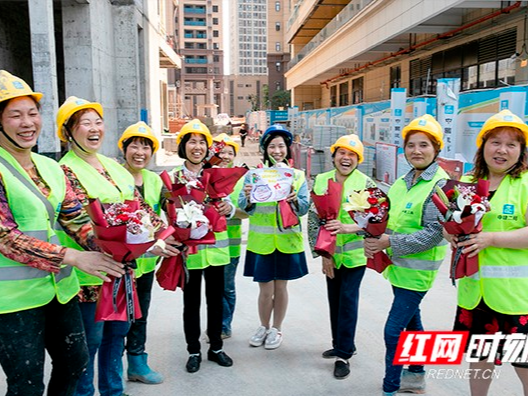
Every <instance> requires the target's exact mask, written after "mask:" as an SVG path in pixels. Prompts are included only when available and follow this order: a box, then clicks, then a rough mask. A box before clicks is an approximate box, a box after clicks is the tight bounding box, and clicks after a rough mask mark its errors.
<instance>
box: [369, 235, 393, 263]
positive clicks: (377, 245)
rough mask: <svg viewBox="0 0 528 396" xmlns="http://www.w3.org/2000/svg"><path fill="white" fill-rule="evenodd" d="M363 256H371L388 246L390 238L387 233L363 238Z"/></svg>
mask: <svg viewBox="0 0 528 396" xmlns="http://www.w3.org/2000/svg"><path fill="white" fill-rule="evenodd" d="M363 246H364V249H365V257H367V258H373V257H374V254H376V253H378V252H381V251H383V250H385V249H387V248H388V247H390V240H389V236H388V235H387V234H382V235H381V236H380V237H379V238H365V241H364V244H363Z"/></svg>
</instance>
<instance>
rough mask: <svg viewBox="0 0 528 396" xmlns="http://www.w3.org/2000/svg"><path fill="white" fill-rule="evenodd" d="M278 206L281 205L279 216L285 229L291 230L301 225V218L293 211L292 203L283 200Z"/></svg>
mask: <svg viewBox="0 0 528 396" xmlns="http://www.w3.org/2000/svg"><path fill="white" fill-rule="evenodd" d="M277 204H278V205H279V215H280V217H281V222H282V227H283V228H291V227H295V226H296V225H298V224H299V216H297V213H295V211H294V210H293V207H292V204H291V202H288V201H286V200H285V199H283V200H281V201H279V202H277Z"/></svg>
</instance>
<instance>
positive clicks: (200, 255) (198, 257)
mask: <svg viewBox="0 0 528 396" xmlns="http://www.w3.org/2000/svg"><path fill="white" fill-rule="evenodd" d="M182 169H183V165H182V166H177V167H176V168H174V169H173V171H172V172H171V173H173V174H174V172H178V171H180V170H182ZM214 235H215V239H216V242H215V244H214V245H198V252H197V253H196V254H190V255H189V256H187V260H186V266H187V269H189V270H193V269H204V268H207V267H209V266H211V265H213V266H219V265H226V264H229V262H230V258H229V239H228V237H227V231H223V232H215V233H214Z"/></svg>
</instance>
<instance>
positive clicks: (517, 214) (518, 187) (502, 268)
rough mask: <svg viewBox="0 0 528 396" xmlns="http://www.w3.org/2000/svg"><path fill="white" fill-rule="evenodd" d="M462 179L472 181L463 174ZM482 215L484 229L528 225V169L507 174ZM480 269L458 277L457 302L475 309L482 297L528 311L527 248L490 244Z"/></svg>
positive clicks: (497, 306) (496, 306)
mask: <svg viewBox="0 0 528 396" xmlns="http://www.w3.org/2000/svg"><path fill="white" fill-rule="evenodd" d="M461 181H465V182H471V178H470V177H467V176H464V177H462V179H461ZM490 206H491V210H490V211H489V212H488V213H486V214H485V215H484V217H483V218H482V229H483V231H484V232H504V231H513V230H518V229H520V228H524V227H526V226H527V224H526V208H527V206H528V172H524V173H523V174H522V176H521V177H520V178H518V179H513V178H511V177H510V175H506V176H505V177H504V179H503V180H502V182H501V184H500V185H499V188H498V189H497V190H496V191H495V194H494V195H493V198H491V200H490ZM478 259H479V272H478V273H476V274H474V275H472V276H471V277H466V278H462V279H460V280H459V281H458V288H457V290H458V305H460V306H461V307H462V308H466V309H473V308H475V307H476V306H477V305H478V304H479V302H480V300H481V299H482V298H484V302H485V303H486V304H487V305H488V306H489V307H490V308H491V309H493V310H495V311H497V312H500V313H503V314H508V315H526V314H528V249H510V248H499V247H493V246H490V247H487V248H486V249H484V250H482V251H481V252H479V254H478Z"/></svg>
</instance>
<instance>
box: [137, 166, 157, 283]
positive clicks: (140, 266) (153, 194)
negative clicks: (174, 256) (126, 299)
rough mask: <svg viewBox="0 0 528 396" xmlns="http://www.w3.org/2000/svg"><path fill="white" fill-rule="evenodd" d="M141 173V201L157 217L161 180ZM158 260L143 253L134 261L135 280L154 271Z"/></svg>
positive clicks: (150, 173)
mask: <svg viewBox="0 0 528 396" xmlns="http://www.w3.org/2000/svg"><path fill="white" fill-rule="evenodd" d="M141 173H142V175H143V199H144V200H145V202H146V203H148V204H149V205H150V207H151V208H152V209H153V210H154V212H156V214H157V215H158V216H159V215H160V213H161V208H160V197H161V187H162V185H163V182H162V181H161V178H160V177H159V176H158V175H157V174H156V173H154V172H152V171H149V170H147V169H142V170H141ZM158 260H159V257H158V256H154V255H153V254H152V253H145V254H144V255H143V256H141V257H140V258H138V259H137V260H136V262H137V269H136V270H135V273H136V278H139V277H140V276H141V275H143V274H147V273H149V272H152V271H154V270H155V269H156V264H157V262H158Z"/></svg>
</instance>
